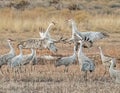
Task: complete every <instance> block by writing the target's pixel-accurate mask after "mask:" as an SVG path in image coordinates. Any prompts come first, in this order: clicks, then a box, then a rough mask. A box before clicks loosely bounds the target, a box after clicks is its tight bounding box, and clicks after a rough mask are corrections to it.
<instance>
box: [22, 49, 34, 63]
mask: <svg viewBox="0 0 120 93" xmlns="http://www.w3.org/2000/svg"><path fill="white" fill-rule="evenodd" d="M34 56H35V49H31V53H30V54H28V55H23V59H22V61H21V62H20V64H21V65H26V64H29V63H30V61H32V59H33V58H34Z"/></svg>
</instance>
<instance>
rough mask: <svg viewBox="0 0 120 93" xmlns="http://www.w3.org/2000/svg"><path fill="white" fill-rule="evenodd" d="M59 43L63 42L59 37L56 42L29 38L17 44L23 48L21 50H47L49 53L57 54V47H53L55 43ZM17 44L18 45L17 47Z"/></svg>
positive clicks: (47, 39)
mask: <svg viewBox="0 0 120 93" xmlns="http://www.w3.org/2000/svg"><path fill="white" fill-rule="evenodd" d="M61 41H64V39H63V38H62V37H60V38H59V39H58V40H53V39H51V38H50V39H49V38H44V39H42V38H30V39H27V40H24V41H21V42H20V43H19V44H20V45H22V46H23V48H35V49H44V48H45V49H46V48H47V49H49V50H50V51H51V52H53V53H55V52H57V47H56V46H55V43H59V42H61ZM19 44H18V45H19Z"/></svg>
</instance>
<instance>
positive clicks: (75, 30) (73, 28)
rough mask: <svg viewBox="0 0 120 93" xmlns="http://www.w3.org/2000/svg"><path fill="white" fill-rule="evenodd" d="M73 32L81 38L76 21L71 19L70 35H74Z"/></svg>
mask: <svg viewBox="0 0 120 93" xmlns="http://www.w3.org/2000/svg"><path fill="white" fill-rule="evenodd" d="M74 33H77V34H78V35H79V36H80V37H82V38H83V36H82V34H81V33H80V32H79V31H78V29H77V26H76V23H75V22H74V21H72V37H74Z"/></svg>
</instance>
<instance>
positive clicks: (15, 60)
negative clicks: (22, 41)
mask: <svg viewBox="0 0 120 93" xmlns="http://www.w3.org/2000/svg"><path fill="white" fill-rule="evenodd" d="M19 49H20V53H19V55H17V56H15V57H14V58H12V59H11V62H10V66H11V67H16V66H20V64H21V62H22V60H23V53H22V45H19Z"/></svg>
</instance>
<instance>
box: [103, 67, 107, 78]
mask: <svg viewBox="0 0 120 93" xmlns="http://www.w3.org/2000/svg"><path fill="white" fill-rule="evenodd" d="M106 70H107V68H106V67H105V72H104V74H103V77H104V76H105V74H106Z"/></svg>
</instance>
